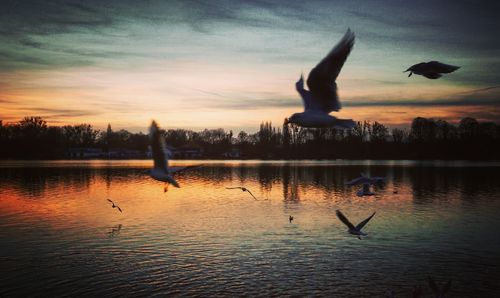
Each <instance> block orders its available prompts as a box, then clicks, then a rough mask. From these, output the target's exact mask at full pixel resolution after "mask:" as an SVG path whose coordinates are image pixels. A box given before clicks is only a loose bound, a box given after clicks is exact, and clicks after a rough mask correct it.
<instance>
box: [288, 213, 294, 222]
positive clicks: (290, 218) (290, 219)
mask: <svg viewBox="0 0 500 298" xmlns="http://www.w3.org/2000/svg"><path fill="white" fill-rule="evenodd" d="M288 220H289V221H290V223H292V221H293V216H291V215H290V217H289V218H288Z"/></svg>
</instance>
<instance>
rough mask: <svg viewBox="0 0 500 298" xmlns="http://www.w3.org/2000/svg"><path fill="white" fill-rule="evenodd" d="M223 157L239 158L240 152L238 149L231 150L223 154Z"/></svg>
mask: <svg viewBox="0 0 500 298" xmlns="http://www.w3.org/2000/svg"><path fill="white" fill-rule="evenodd" d="M223 155H224V157H227V158H240V157H241V151H240V149H239V148H231V150H229V151H226V152H224V154H223Z"/></svg>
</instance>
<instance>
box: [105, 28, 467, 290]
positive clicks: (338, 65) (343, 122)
mask: <svg viewBox="0 0 500 298" xmlns="http://www.w3.org/2000/svg"><path fill="white" fill-rule="evenodd" d="M354 39H355V36H354V33H353V32H352V31H351V30H350V29H348V30H347V32H346V33H345V35H344V36H343V37H342V39H341V40H340V41H339V43H338V44H337V45H336V46H335V47H334V48H333V49H332V50H331V51H330V53H328V55H326V57H325V58H323V59H322V60H321V61H320V62H319V63H318V65H316V67H314V68H313V69H312V70H311V71H310V73H309V76H308V78H307V87H308V89H309V90H307V89H305V88H304V76H303V75H301V76H300V79H299V80H298V81H297V82H296V84H295V87H296V89H297V92H298V93H299V94H300V96H301V98H302V101H303V105H304V111H303V112H301V113H294V114H293V115H291V116H290V117H288V118H285V124H288V123H292V124H295V125H297V126H301V127H308V128H325V127H334V128H338V129H352V128H353V127H355V125H356V123H355V122H354V121H353V120H352V119H339V118H337V117H334V116H331V115H330V112H338V111H339V110H340V109H341V104H340V101H339V98H338V94H337V84H336V82H335V81H336V79H337V77H338V75H339V73H340V70H341V69H342V66H343V65H344V63H345V61H346V59H347V57H348V56H349V54H350V52H351V50H352V48H353V45H354ZM459 68H460V67H458V66H453V65H448V64H444V63H441V62H438V61H430V62H427V63H418V64H415V65H413V66H411V67H409V68H408V69H407V70H405V71H404V72H410V74H409V75H408V77H410V76H411V75H412V74H417V75H422V76H424V77H426V78H428V79H438V78H440V77H441V76H442V75H443V74H446V73H451V72H453V71H455V70H457V69H459ZM149 133H150V140H151V153H152V158H153V161H154V165H153V169H151V170H150V171H149V175H150V176H151V177H152V178H153V179H155V180H158V181H161V182H165V188H164V191H165V192H166V191H167V190H168V186H169V185H173V186H174V187H177V188H179V187H180V186H179V183H178V182H177V181H176V180H175V178H174V176H175V175H176V174H177V173H180V172H182V171H185V170H188V169H191V168H196V167H200V166H201V165H195V166H187V167H170V166H169V164H168V153H167V150H166V144H165V138H164V136H163V135H162V133H161V131H160V129H159V127H158V124H157V123H156V121H154V120H153V121H152V123H151V126H150V131H149ZM384 182H385V177H367V176H365V175H363V174H361V176H360V177H358V178H356V179H353V180H351V181H349V182H347V183H346V185H348V186H355V185H362V188H361V189H360V190H359V191H358V192H357V193H356V194H357V196H360V197H362V196H372V195H374V193H373V192H372V191H371V190H370V187H371V186H372V185H376V184H381V183H384ZM226 189H239V190H241V191H243V192H248V193H249V194H250V195H251V196H252V198H253V199H254V200H256V201H259V199H257V198H256V197H255V196H254V194H253V193H252V192H251V191H250V190H249V189H248V188H245V187H242V186H234V187H226ZM394 193H397V190H394ZM108 201H109V202H110V203H111V204H112V206H111V207H112V208H117V210H118V211H120V212H122V209H121V208H120V207H119V206H118V205H116V203H115V202H113V201H112V200H110V199H108ZM375 214H376V212H373V213H372V214H371V215H370V216H369V217H367V218H366V219H364V220H363V221H361V222H360V223H358V224H357V225H356V226H355V225H354V224H352V223H351V222H350V221H349V219H348V218H347V217H346V216H345V215H344V214H343V213H342V212H341V211H340V210H336V215H337V217H338V219H339V220H340V221H341V222H342V223H343V224H344V225H346V226H347V228H348V232H349V233H350V234H352V235H355V236H357V237H358V239H360V240H361V239H362V236H367V235H368V234H367V233H365V232H363V231H362V229H363V227H365V226H366V224H367V223H368V222H369V221H370V220H371V219H372V218H373V217H374V216H375ZM288 220H289V222H290V223H292V221H293V220H294V217H293V216H292V215H290V216H289V218H288ZM120 229H121V225H120V226H119V227H117V228H114V229H113V232H112V233H113V234H115V233H117V232H119V230H120ZM450 285H451V281H449V282H448V283H447V284H446V285H445V286H444V287H443V288H440V287H438V286H437V285H436V283H435V282H434V281H433V280H432V278H429V286H430V288H431V289H432V290H433V291H434V293H435V295H436V297H444V294H445V293H446V292H447V291H448V290H449V288H450ZM421 295H422V289H421V288H420V287H418V288H417V287H416V288H415V289H414V291H413V297H421ZM389 297H394V294H393V293H392V294H391V293H390V294H389Z"/></svg>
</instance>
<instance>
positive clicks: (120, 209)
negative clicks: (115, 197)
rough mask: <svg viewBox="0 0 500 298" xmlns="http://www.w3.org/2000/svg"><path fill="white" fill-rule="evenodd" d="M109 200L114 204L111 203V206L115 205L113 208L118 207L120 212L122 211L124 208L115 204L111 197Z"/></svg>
mask: <svg viewBox="0 0 500 298" xmlns="http://www.w3.org/2000/svg"><path fill="white" fill-rule="evenodd" d="M108 201H109V202H111V204H112V205H111V207H113V208H118V210H119V211H120V212H122V208H120V207H119V206H118V205H116V204H115V203H114V202H113V201H111V200H110V199H108Z"/></svg>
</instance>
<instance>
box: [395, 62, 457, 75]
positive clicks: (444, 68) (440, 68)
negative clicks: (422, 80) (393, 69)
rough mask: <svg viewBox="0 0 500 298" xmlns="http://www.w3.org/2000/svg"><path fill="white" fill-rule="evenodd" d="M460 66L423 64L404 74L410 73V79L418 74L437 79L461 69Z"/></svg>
mask: <svg viewBox="0 0 500 298" xmlns="http://www.w3.org/2000/svg"><path fill="white" fill-rule="evenodd" d="M459 68H460V66H454V65H450V64H444V63H441V62H438V61H430V62H427V63H426V62H422V63H418V64H415V65H413V66H411V67H410V68H408V69H407V70H405V71H403V72H407V71H409V72H410V74H409V75H408V77H411V75H412V74H418V75H421V76H424V77H426V78H428V79H437V78H440V77H441V76H442V74H443V73H451V72H454V71H455V70H457V69H459Z"/></svg>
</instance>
